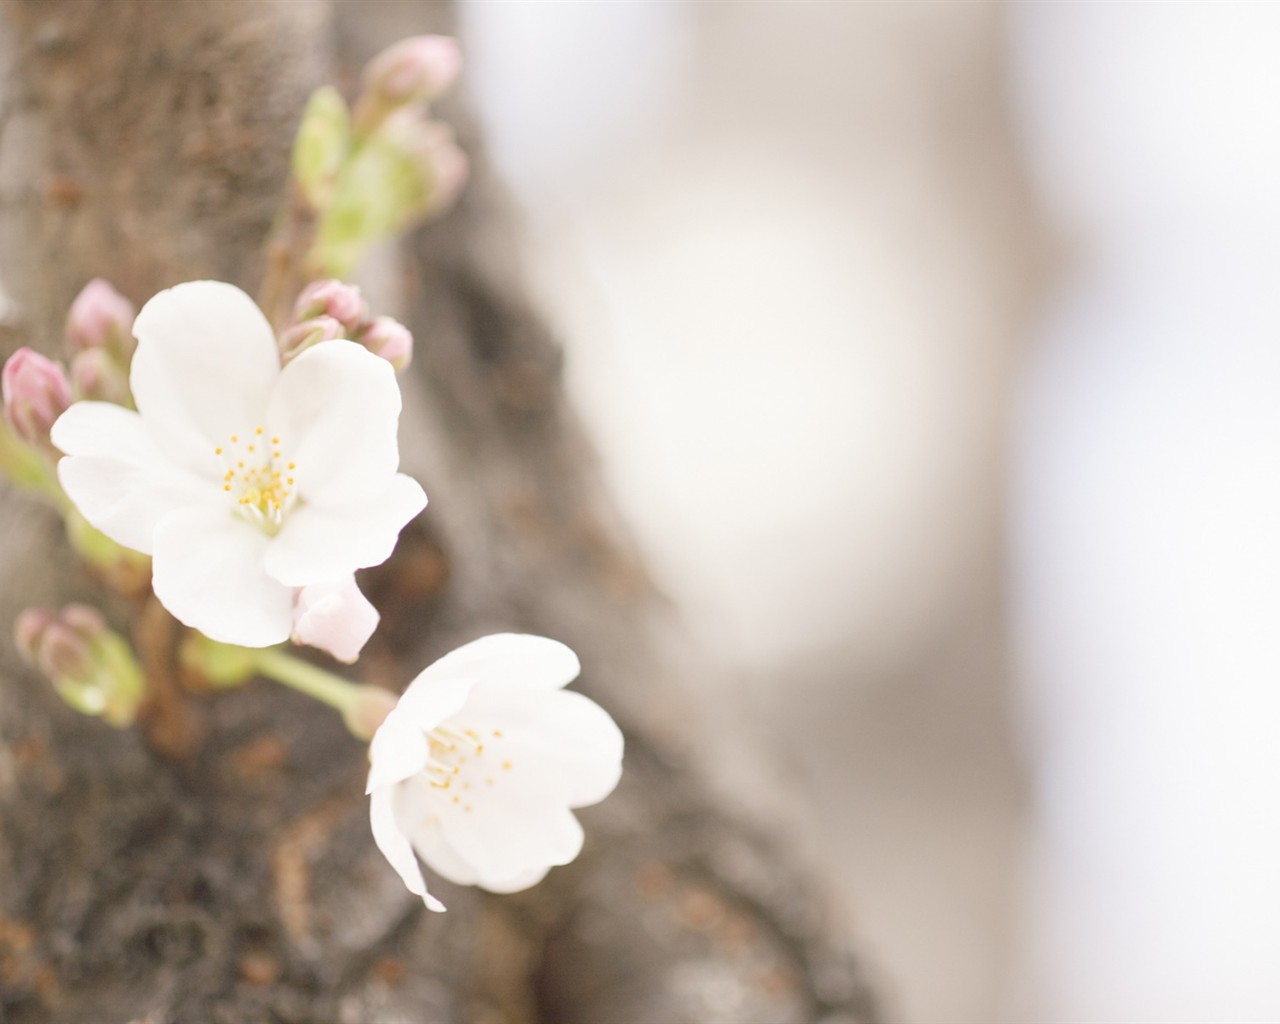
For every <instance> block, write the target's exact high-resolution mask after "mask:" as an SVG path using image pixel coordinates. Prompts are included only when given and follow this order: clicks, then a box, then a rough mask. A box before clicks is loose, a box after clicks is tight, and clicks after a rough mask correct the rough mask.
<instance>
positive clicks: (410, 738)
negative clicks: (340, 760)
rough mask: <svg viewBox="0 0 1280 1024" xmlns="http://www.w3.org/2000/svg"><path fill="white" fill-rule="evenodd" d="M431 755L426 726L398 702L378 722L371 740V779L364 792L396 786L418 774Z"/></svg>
mask: <svg viewBox="0 0 1280 1024" xmlns="http://www.w3.org/2000/svg"><path fill="white" fill-rule="evenodd" d="M429 756H430V752H429V750H428V747H427V737H426V735H425V734H424V732H423V730H422V729H421V728H419V726H418V724H417V723H416V722H415V721H414V720H413V718H412V717H411V716H409V715H406V714H404V713H403V712H402V711H401V710H400V706H399V705H396V707H395V708H394V709H392V711H391V714H389V715H388V716H387V717H386V718H385V719H384V720H383V722H382V724H381V725H380V726H378V728H377V731H375V732H374V734H373V741H372V742H371V743H370V744H369V781H368V783H367V784H366V785H365V792H366V793H372V792H373V791H374V790H375V789H380V788H385V787H387V786H394V785H395V784H396V783H397V782H401V781H402V780H404V779H408V778H410V777H411V776H414V775H417V774H418V773H419V772H421V771H422V769H423V768H425V767H426V765H427V758H428V757H429Z"/></svg>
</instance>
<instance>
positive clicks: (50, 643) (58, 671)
mask: <svg viewBox="0 0 1280 1024" xmlns="http://www.w3.org/2000/svg"><path fill="white" fill-rule="evenodd" d="M36 666H37V667H38V668H39V669H40V671H41V672H43V673H44V674H45V675H47V676H48V677H49V678H50V679H53V680H62V681H65V682H69V683H76V684H79V685H83V684H84V683H87V682H89V681H90V680H91V679H92V678H93V671H94V668H93V656H92V654H91V653H90V643H89V641H88V640H86V639H85V638H84V637H83V636H81V635H80V634H79V633H78V632H77V631H76V630H74V629H72V628H71V627H70V626H68V625H66V624H65V623H63V622H61V621H58V622H51V623H49V626H48V628H47V629H45V631H44V635H43V636H42V637H41V638H40V650H39V652H38V653H37V657H36Z"/></svg>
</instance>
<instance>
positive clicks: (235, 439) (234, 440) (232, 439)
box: [231, 434, 240, 444]
mask: <svg viewBox="0 0 1280 1024" xmlns="http://www.w3.org/2000/svg"><path fill="white" fill-rule="evenodd" d="M239 440H240V438H239V437H238V436H237V435H236V434H232V435H231V443H232V444H235V443H236V442H237V441H239Z"/></svg>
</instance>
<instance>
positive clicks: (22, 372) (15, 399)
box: [0, 348, 71, 449]
mask: <svg viewBox="0 0 1280 1024" xmlns="http://www.w3.org/2000/svg"><path fill="white" fill-rule="evenodd" d="M0 392H2V393H3V397H4V417H5V419H6V420H7V421H8V423H9V426H10V427H12V428H13V432H14V434H16V435H17V436H18V437H19V438H21V439H22V440H23V441H26V442H27V444H30V445H33V446H35V447H39V448H46V449H51V447H52V446H51V445H50V442H49V431H50V429H51V428H52V427H53V422H54V420H56V419H57V418H58V417H59V416H61V415H62V414H63V413H64V412H65V411H66V409H67V406H69V405H70V404H71V384H70V382H69V381H68V380H67V375H66V374H65V373H63V372H62V367H61V366H59V365H58V364H57V363H55V362H53V360H51V359H46V358H45V357H44V356H42V355H40V353H39V352H33V351H32V350H31V349H29V348H20V349H18V351H17V352H15V353H14V354H13V355H11V356H10V357H9V360H8V362H6V363H5V364H4V371H3V374H0Z"/></svg>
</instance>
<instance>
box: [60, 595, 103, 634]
mask: <svg viewBox="0 0 1280 1024" xmlns="http://www.w3.org/2000/svg"><path fill="white" fill-rule="evenodd" d="M58 618H59V619H61V620H62V622H64V623H65V624H66V626H67V628H68V629H72V630H74V631H75V633H76V635H77V636H79V637H81V638H82V639H84V640H86V641H93V640H97V639H98V638H99V637H100V636H103V635H104V634H105V633H106V632H107V620H106V619H104V618H103V617H102V612H100V611H98V609H97V608H90V607H89V606H88V605H87V604H69V605H67V606H66V607H65V608H63V609H62V613H61V614H60V615H59V616H58Z"/></svg>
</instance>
